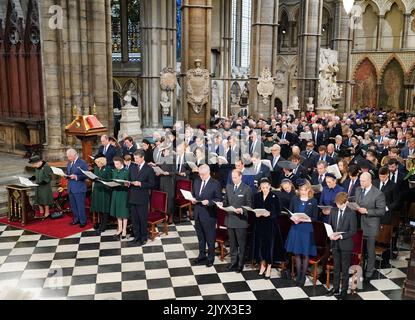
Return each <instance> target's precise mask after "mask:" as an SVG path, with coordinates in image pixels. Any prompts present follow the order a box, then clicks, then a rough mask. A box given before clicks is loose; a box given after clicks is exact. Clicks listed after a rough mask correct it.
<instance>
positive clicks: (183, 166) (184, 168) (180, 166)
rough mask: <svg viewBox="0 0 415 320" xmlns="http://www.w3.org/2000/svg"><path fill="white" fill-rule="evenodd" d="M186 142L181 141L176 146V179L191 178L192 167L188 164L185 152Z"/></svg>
mask: <svg viewBox="0 0 415 320" xmlns="http://www.w3.org/2000/svg"><path fill="white" fill-rule="evenodd" d="M184 151H185V150H184V144H183V143H181V144H179V145H178V146H177V148H176V156H175V157H174V163H173V164H174V173H175V174H176V179H178V180H180V179H182V180H183V179H189V176H190V172H191V170H190V168H189V166H188V165H187V163H186V161H187V160H188V159H186V156H185V153H184Z"/></svg>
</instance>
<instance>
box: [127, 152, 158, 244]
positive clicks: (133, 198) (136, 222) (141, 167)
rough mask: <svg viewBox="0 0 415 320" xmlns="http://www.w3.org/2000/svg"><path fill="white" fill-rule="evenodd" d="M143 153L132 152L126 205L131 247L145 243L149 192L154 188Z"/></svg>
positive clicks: (149, 168)
mask: <svg viewBox="0 0 415 320" xmlns="http://www.w3.org/2000/svg"><path fill="white" fill-rule="evenodd" d="M144 157H145V152H144V150H142V149H139V150H137V151H136V152H134V160H135V164H131V166H130V169H129V173H130V181H131V182H130V189H129V192H128V203H129V205H130V213H131V220H132V223H133V229H134V240H132V241H130V245H131V246H137V245H138V246H140V245H145V244H146V243H147V237H148V232H147V224H148V204H149V199H150V190H151V189H152V188H153V187H154V183H155V175H154V170H153V169H152V168H151V167H150V166H149V165H148V164H147V163H146V162H145V161H144Z"/></svg>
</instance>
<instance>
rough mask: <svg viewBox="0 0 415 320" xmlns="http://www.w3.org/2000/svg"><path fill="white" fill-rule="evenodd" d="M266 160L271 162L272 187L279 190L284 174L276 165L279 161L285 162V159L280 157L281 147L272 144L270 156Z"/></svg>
mask: <svg viewBox="0 0 415 320" xmlns="http://www.w3.org/2000/svg"><path fill="white" fill-rule="evenodd" d="M268 159H269V160H270V161H271V165H272V171H271V181H272V186H273V187H274V188H279V186H280V183H281V180H282V176H283V174H284V173H283V172H282V168H281V167H280V166H279V165H278V163H279V162H281V161H285V159H284V158H283V157H281V147H280V146H279V145H278V144H274V145H273V146H272V147H271V155H270V156H269V158H268Z"/></svg>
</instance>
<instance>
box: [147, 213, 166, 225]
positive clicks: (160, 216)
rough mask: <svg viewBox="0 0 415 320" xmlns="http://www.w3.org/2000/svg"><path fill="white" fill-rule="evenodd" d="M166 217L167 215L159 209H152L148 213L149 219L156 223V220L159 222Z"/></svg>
mask: <svg viewBox="0 0 415 320" xmlns="http://www.w3.org/2000/svg"><path fill="white" fill-rule="evenodd" d="M165 217H166V215H165V214H163V213H161V212H159V211H151V212H150V213H149V214H148V219H147V221H148V222H150V223H155V222H158V221H163V220H164V219H165Z"/></svg>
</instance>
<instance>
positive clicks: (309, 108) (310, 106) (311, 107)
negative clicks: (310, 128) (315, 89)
mask: <svg viewBox="0 0 415 320" xmlns="http://www.w3.org/2000/svg"><path fill="white" fill-rule="evenodd" d="M313 100H314V98H313V97H308V103H307V111H309V112H313V111H314V103H313Z"/></svg>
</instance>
